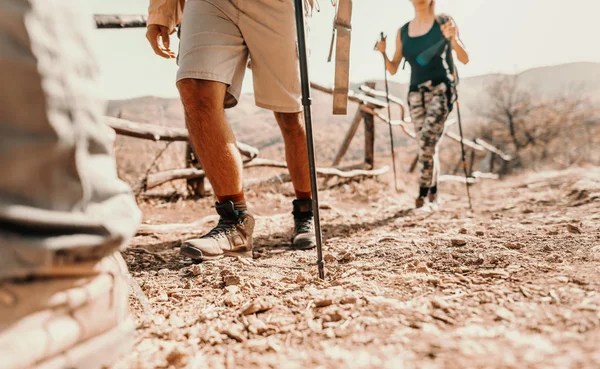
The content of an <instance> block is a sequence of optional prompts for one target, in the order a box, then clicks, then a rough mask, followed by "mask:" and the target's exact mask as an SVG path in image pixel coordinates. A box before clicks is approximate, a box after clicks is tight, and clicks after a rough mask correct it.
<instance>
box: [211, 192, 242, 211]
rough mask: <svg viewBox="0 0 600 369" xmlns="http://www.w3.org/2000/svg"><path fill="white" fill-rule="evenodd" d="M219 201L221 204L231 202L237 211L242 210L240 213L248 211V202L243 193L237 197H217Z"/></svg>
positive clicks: (236, 195)
mask: <svg viewBox="0 0 600 369" xmlns="http://www.w3.org/2000/svg"><path fill="white" fill-rule="evenodd" d="M217 201H219V203H223V202H225V201H231V202H233V205H234V206H235V209H236V210H240V211H244V210H248V207H247V206H246V201H245V200H244V193H243V192H240V193H237V194H235V195H226V196H218V195H217Z"/></svg>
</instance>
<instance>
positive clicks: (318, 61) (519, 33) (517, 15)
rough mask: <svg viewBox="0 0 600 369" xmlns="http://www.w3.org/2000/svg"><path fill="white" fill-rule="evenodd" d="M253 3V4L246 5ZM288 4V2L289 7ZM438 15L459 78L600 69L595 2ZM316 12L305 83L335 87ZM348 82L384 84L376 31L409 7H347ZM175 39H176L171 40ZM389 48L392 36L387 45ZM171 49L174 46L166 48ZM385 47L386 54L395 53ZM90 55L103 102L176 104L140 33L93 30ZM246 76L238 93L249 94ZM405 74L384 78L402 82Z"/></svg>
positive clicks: (110, 0) (386, 2)
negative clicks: (459, 60) (457, 38)
mask: <svg viewBox="0 0 600 369" xmlns="http://www.w3.org/2000/svg"><path fill="white" fill-rule="evenodd" d="M247 1H252V0H247ZM288 1H292V0H288ZM437 3H438V5H437V10H438V12H444V13H449V14H450V15H452V16H453V17H454V19H455V20H456V22H457V24H458V26H459V29H460V35H461V38H462V40H463V42H464V43H465V45H466V47H467V50H468V51H469V53H470V57H471V62H470V63H469V65H467V66H462V67H461V69H460V73H461V76H462V77H467V76H474V75H481V74H487V73H496V72H503V73H515V72H519V71H522V70H525V69H528V68H532V67H537V66H545V65H554V64H561V63H568V62H576V61H595V62H600V47H597V45H598V39H597V37H594V35H598V34H600V33H599V31H598V28H597V26H596V23H597V16H598V14H600V1H597V0H569V1H566V0H437ZM88 4H89V5H90V8H91V9H90V10H91V11H92V12H93V13H97V14H145V13H146V11H147V6H148V1H147V0H88ZM320 4H321V12H320V13H317V12H316V11H315V12H314V14H313V18H312V21H311V35H310V42H311V48H312V54H311V59H310V77H311V79H312V80H313V81H315V82H319V83H321V84H325V85H331V84H333V71H334V68H333V62H332V63H327V54H328V52H329V44H330V41H331V26H332V20H333V8H332V6H331V1H330V0H320ZM353 4H354V12H353V18H352V27H353V31H352V49H351V63H350V68H351V70H350V79H351V81H353V82H362V81H365V80H368V79H382V78H383V60H382V58H381V55H380V54H378V53H377V52H375V51H373V45H374V43H375V41H376V40H377V37H378V35H379V33H380V32H381V31H383V32H385V33H386V34H388V35H390V36H394V35H395V34H396V31H397V29H398V28H399V27H400V26H401V25H402V24H404V23H405V22H407V21H408V20H410V19H411V18H412V16H413V8H412V5H411V4H410V2H409V0H353ZM176 38H177V37H176V36H175V40H176ZM389 39H390V41H391V39H393V37H390V38H389ZM171 44H172V45H173V47H174V48H175V49H174V50H176V49H177V42H173V41H172V43H171ZM394 44H395V43H394V42H388V54H389V55H391V54H392V53H393V51H394V47H395V45H394ZM93 46H94V48H95V50H96V53H97V55H98V59H99V64H100V68H101V69H102V78H101V91H102V95H103V97H105V98H107V99H121V98H130V97H135V96H147V95H155V96H163V97H175V96H177V90H176V88H175V73H176V70H177V66H176V64H175V61H174V60H165V59H161V58H159V57H158V56H156V55H155V54H154V53H153V52H152V50H151V48H150V46H149V45H148V43H147V41H146V38H145V30H144V29H126V30H96V31H94V45H93ZM250 78H251V75H250V71H247V76H246V79H245V81H244V87H243V91H244V92H252V82H251V79H250ZM408 78H409V71H408V68H407V70H405V71H402V70H400V71H399V72H398V74H396V75H395V76H393V77H391V78H390V79H391V80H393V81H397V82H406V81H407V79H408Z"/></svg>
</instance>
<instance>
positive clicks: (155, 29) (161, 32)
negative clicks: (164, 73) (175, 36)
mask: <svg viewBox="0 0 600 369" xmlns="http://www.w3.org/2000/svg"><path fill="white" fill-rule="evenodd" d="M159 37H160V38H161V41H162V42H161V43H162V45H160V44H159V41H158V39H159ZM146 38H147V39H148V41H149V42H150V46H152V49H153V50H154V53H155V54H156V55H158V56H162V57H163V58H165V59H173V58H175V57H176V55H175V53H174V52H173V51H171V49H170V48H169V46H170V40H169V29H168V28H167V27H165V26H161V25H159V24H150V25H148V29H147V31H146Z"/></svg>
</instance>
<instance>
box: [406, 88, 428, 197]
mask: <svg viewBox="0 0 600 369" xmlns="http://www.w3.org/2000/svg"><path fill="white" fill-rule="evenodd" d="M425 103H426V102H425V94H424V93H422V92H420V91H411V92H409V94H408V106H409V109H410V118H411V120H412V122H413V125H414V127H415V134H416V137H417V140H418V144H419V163H420V162H421V158H422V157H423V154H422V151H423V150H422V147H421V141H420V140H419V137H421V134H422V131H423V126H424V124H425V117H426V115H427V110H426V108H425V106H426V105H425ZM419 173H422V169H420V170H419ZM427 192H429V188H423V187H421V186H420V181H419V195H418V196H417V200H416V204H417V207H421V206H423V205H424V204H425V201H424V198H425V196H427Z"/></svg>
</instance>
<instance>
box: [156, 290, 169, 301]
mask: <svg viewBox="0 0 600 369" xmlns="http://www.w3.org/2000/svg"><path fill="white" fill-rule="evenodd" d="M156 300H157V301H169V295H167V293H166V292H165V291H162V292H160V293H159V294H158V296H157V297H156Z"/></svg>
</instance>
